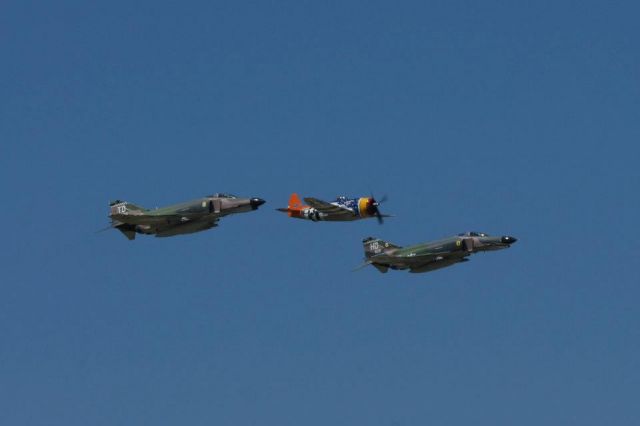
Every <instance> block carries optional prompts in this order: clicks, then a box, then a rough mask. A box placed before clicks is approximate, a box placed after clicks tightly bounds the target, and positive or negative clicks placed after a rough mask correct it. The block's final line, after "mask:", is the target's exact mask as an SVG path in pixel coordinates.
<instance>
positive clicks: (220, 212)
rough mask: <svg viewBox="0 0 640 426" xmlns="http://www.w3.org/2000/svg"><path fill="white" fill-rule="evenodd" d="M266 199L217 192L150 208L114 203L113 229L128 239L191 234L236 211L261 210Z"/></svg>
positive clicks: (112, 204) (214, 224) (214, 223)
mask: <svg viewBox="0 0 640 426" xmlns="http://www.w3.org/2000/svg"><path fill="white" fill-rule="evenodd" d="M264 203H265V201H264V200H263V199H260V198H238V197H236V196H235V195H230V194H223V193H217V194H213V195H208V196H206V197H203V198H198V199H196V200H192V201H187V202H186V203H181V204H175V205H172V206H167V207H162V208H156V209H154V210H149V209H145V208H142V207H140V206H136V205H135V204H132V203H128V202H126V201H120V200H116V201H113V202H111V203H110V206H111V212H110V214H109V218H110V219H111V226H110V228H116V229H117V230H118V231H120V232H122V233H123V234H124V235H125V236H126V237H127V238H128V239H130V240H133V239H134V238H135V237H136V233H138V234H147V235H151V234H154V235H155V236H156V237H172V236H174V235H181V234H191V233H194V232H200V231H205V230H207V229H210V228H213V227H214V226H218V220H219V219H220V218H221V217H223V216H227V215H230V214H234V213H244V212H250V211H253V210H257V209H258V207H260V206H261V205H262V204H264Z"/></svg>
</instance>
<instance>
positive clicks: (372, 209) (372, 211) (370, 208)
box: [367, 192, 387, 225]
mask: <svg viewBox="0 0 640 426" xmlns="http://www.w3.org/2000/svg"><path fill="white" fill-rule="evenodd" d="M385 201H387V196H386V195H384V196H383V197H382V198H381V199H380V200H379V201H377V200H376V199H375V197H374V196H373V192H372V193H371V196H370V197H369V201H368V203H367V213H368V214H369V215H371V216H375V217H376V219H378V223H379V224H380V225H382V224H383V223H384V219H383V216H382V213H380V209H379V206H380V204H382V203H384V202H385Z"/></svg>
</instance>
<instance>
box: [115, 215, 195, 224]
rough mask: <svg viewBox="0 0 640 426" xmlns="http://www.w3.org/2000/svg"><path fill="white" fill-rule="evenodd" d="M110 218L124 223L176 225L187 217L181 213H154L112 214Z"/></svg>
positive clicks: (187, 219) (186, 219) (186, 220)
mask: <svg viewBox="0 0 640 426" xmlns="http://www.w3.org/2000/svg"><path fill="white" fill-rule="evenodd" d="M111 219H112V220H117V221H118V222H122V223H126V224H129V225H149V226H158V225H177V224H180V223H184V222H188V221H189V220H191V219H189V218H188V217H186V216H181V215H155V214H145V213H142V214H114V215H111Z"/></svg>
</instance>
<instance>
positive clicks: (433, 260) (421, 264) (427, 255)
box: [361, 232, 518, 273]
mask: <svg viewBox="0 0 640 426" xmlns="http://www.w3.org/2000/svg"><path fill="white" fill-rule="evenodd" d="M516 241H518V240H517V239H516V238H514V237H510V236H502V237H492V236H489V235H487V234H485V233H482V232H467V233H464V234H458V235H457V236H455V237H449V238H445V239H443V240H438V241H432V242H428V243H422V244H417V245H414V246H408V247H400V246H397V245H394V244H391V243H388V242H386V241H383V240H380V239H378V238H372V237H369V238H366V239H364V240H363V241H362V243H363V244H364V254H365V263H364V264H363V265H362V266H361V267H365V266H367V265H373V266H374V267H375V268H376V269H377V270H378V271H380V272H382V273H386V272H387V271H388V270H389V269H408V270H409V272H414V273H419V272H429V271H434V270H436V269H440V268H445V267H447V266H451V265H455V264H456V263H460V262H467V261H468V260H469V259H467V258H468V257H469V256H470V255H471V254H473V253H477V252H481V251H492V250H500V249H505V248H508V247H511V244H513V243H515V242H516Z"/></svg>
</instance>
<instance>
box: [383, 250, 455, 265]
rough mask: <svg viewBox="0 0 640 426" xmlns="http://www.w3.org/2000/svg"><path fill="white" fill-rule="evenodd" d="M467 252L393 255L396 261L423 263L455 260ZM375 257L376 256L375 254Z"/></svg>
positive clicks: (412, 263)
mask: <svg viewBox="0 0 640 426" xmlns="http://www.w3.org/2000/svg"><path fill="white" fill-rule="evenodd" d="M465 255H466V253H464V254H463V253H461V252H450V251H443V252H433V253H426V254H420V255H412V254H411V253H409V254H406V255H402V256H392V258H393V260H394V261H401V262H403V263H405V264H407V265H421V264H425V263H430V262H440V261H442V260H454V259H460V258H462V257H465ZM374 258H375V256H374Z"/></svg>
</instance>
